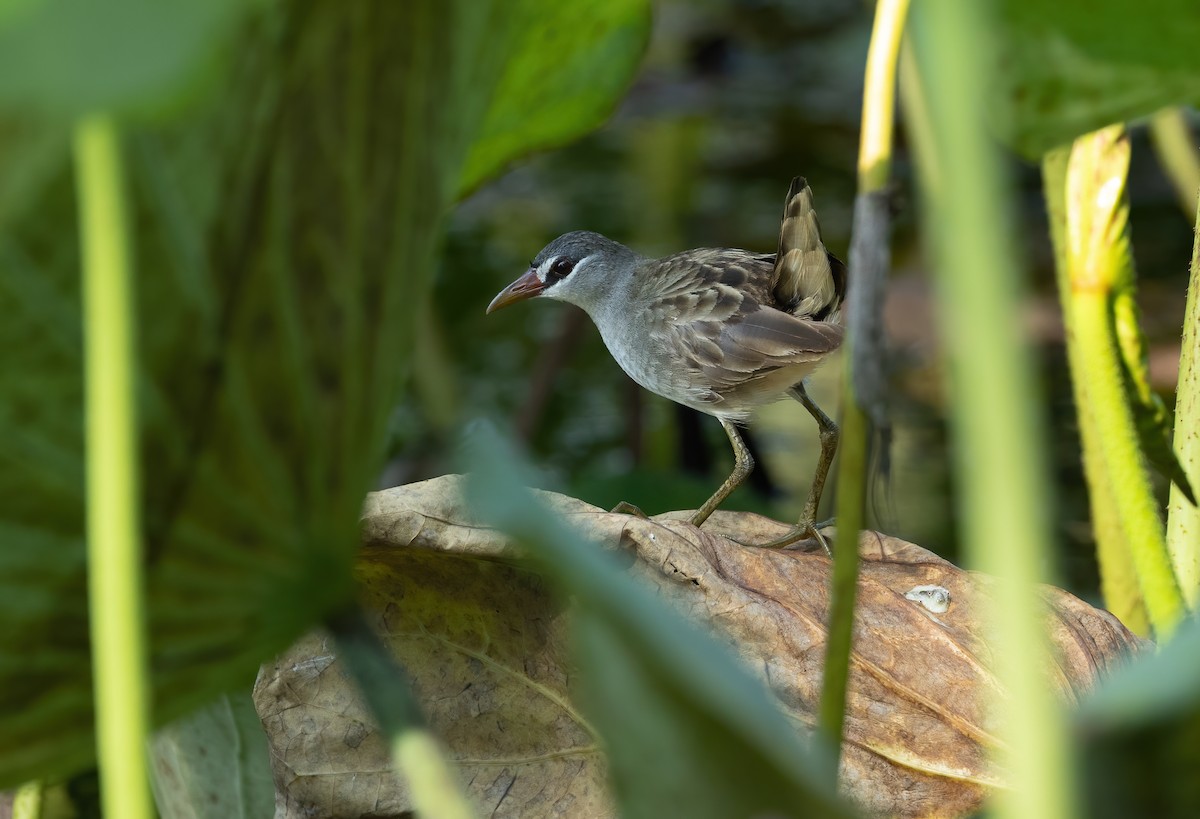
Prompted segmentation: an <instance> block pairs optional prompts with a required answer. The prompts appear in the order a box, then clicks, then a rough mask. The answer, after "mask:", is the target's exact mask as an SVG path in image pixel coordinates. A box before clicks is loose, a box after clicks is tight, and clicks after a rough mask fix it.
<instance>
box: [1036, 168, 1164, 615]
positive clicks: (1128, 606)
mask: <svg viewBox="0 0 1200 819" xmlns="http://www.w3.org/2000/svg"><path fill="white" fill-rule="evenodd" d="M1069 158H1070V148H1069V147H1064V148H1059V149H1056V150H1054V151H1051V152H1050V153H1048V154H1046V156H1045V158H1044V159H1043V160H1042V178H1043V189H1044V195H1045V198H1046V210H1047V212H1048V214H1049V221H1050V237H1051V239H1052V241H1053V244H1054V258H1055V263H1054V268H1055V278H1056V280H1057V282H1058V294H1059V301H1060V303H1061V305H1062V313H1063V325H1064V327H1065V329H1066V341H1067V361H1068V363H1069V365H1070V370H1071V390H1072V393H1073V395H1074V398H1075V407H1076V415H1077V417H1078V419H1079V438H1080V443H1081V445H1082V449H1083V469H1084V476H1085V478H1086V480H1087V485H1088V498H1089V503H1090V506H1091V518H1092V531H1093V532H1094V533H1095V538H1096V558H1097V560H1098V562H1099V564H1100V588H1101V593H1102V594H1103V596H1104V606H1105V608H1107V609H1108V610H1109V611H1111V612H1112V613H1113V614H1115V615H1116V616H1117V618H1118V619H1119V620H1120V621H1121V622H1122V623H1124V624H1125V625H1126V627H1128V628H1129V629H1130V630H1132V631H1134V632H1136V633H1137V634H1140V635H1142V636H1149V634H1150V618H1149V615H1148V614H1147V613H1146V606H1145V602H1144V601H1143V600H1142V591H1141V588H1140V586H1139V584H1138V575H1137V570H1136V569H1135V567H1134V565H1133V557H1132V556H1131V555H1130V553H1129V550H1128V549H1127V548H1126V544H1125V537H1124V535H1123V534H1122V531H1121V526H1120V521H1119V518H1118V517H1117V511H1116V510H1117V504H1116V501H1115V500H1114V498H1113V490H1112V485H1111V483H1110V482H1109V481H1108V480H1107V479H1106V478H1105V466H1104V459H1103V457H1101V455H1100V452H1101V449H1102V444H1103V440H1104V439H1103V437H1102V435H1101V432H1100V429H1099V428H1098V427H1097V426H1096V417H1095V414H1094V413H1092V412H1091V411H1090V409H1089V407H1090V404H1089V399H1088V396H1087V379H1086V377H1085V375H1084V368H1083V362H1082V360H1081V357H1080V349H1079V341H1078V335H1077V333H1076V330H1075V318H1074V311H1073V310H1072V309H1071V305H1072V302H1071V280H1070V273H1069V271H1068V265H1067V238H1066V233H1067V204H1066V190H1067V163H1068V159H1069Z"/></svg>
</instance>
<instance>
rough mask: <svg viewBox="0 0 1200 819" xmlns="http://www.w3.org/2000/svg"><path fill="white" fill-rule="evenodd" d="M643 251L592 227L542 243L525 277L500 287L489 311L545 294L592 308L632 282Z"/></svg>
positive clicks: (548, 296) (590, 309) (589, 310)
mask: <svg viewBox="0 0 1200 819" xmlns="http://www.w3.org/2000/svg"><path fill="white" fill-rule="evenodd" d="M637 263H638V255H637V254H636V253H634V252H633V251H632V250H630V249H629V248H627V247H625V245H623V244H621V243H620V242H614V241H613V240H612V239H609V238H608V237H607V236H601V235H600V234H599V233H593V232H591V231H590V230H575V231H572V232H570V233H564V234H563V235H562V236H559V237H558V238H557V239H555V240H554V241H553V242H551V243H550V244H548V245H546V246H545V247H544V248H542V251H541V252H540V253H538V255H537V256H536V257H534V260H533V261H532V262H531V263H530V265H529V270H527V271H526V272H525V274H524V275H523V276H521V277H520V278H519V279H517V280H516V281H515V282H513V283H512V284H510V285H509V286H508V287H506V288H504V289H503V290H501V291H500V293H499V294H498V295H497V296H496V298H495V299H493V300H492V303H491V304H490V305H488V309H487V311H488V312H489V313H490V312H492V311H493V310H499V309H500V308H501V307H506V306H508V305H510V304H512V303H514V302H518V301H523V300H524V299H528V298H532V297H534V296H545V297H547V298H551V299H557V300H559V301H565V302H568V303H569V304H574V305H576V306H578V307H582V308H583V309H585V310H587V311H588V312H592V310H593V309H595V308H596V307H598V306H599V305H601V304H603V303H604V302H605V301H606V299H607V298H608V297H609V296H610V295H612V294H613V293H614V292H615V291H618V290H622V289H624V287H625V286H626V283H627V282H628V280H629V278H630V276H631V275H632V274H633V270H634V267H635V266H636V265H637Z"/></svg>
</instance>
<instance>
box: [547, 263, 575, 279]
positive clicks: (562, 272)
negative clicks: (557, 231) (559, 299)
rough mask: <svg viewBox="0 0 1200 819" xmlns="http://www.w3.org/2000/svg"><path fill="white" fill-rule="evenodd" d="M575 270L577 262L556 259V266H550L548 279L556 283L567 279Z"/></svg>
mask: <svg viewBox="0 0 1200 819" xmlns="http://www.w3.org/2000/svg"><path fill="white" fill-rule="evenodd" d="M574 269H575V262H573V261H571V260H570V259H568V258H565V257H564V258H561V259H555V260H554V264H552V265H550V275H549V277H548V278H551V279H553V280H554V281H559V280H561V279H565V278H566V277H567V275H568V274H569V273H570V272H571V271H572V270H574Z"/></svg>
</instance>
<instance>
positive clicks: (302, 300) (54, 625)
mask: <svg viewBox="0 0 1200 819" xmlns="http://www.w3.org/2000/svg"><path fill="white" fill-rule="evenodd" d="M556 7H557V6H556V4H554V3H552V2H550V1H549V0H541V1H540V2H535V0H526V2H523V3H522V4H521V6H520V7H519V8H514V7H512V6H511V4H508V3H504V2H501V1H500V0H492V2H487V3H484V2H473V0H455V2H441V0H413V2H407V3H391V2H385V0H378V1H377V2H360V3H307V2H294V3H289V4H280V5H275V6H271V7H269V8H268V9H267V10H266V11H265V12H264V13H262V14H259V15H256V16H255V17H253V19H251V20H249V21H248V22H247V25H246V26H245V28H244V30H242V31H241V32H240V34H239V35H238V40H237V42H236V47H234V48H232V49H231V55H232V56H231V62H230V65H229V68H228V71H229V82H228V83H227V87H226V88H224V93H223V94H222V96H221V98H220V99H219V100H216V99H211V100H208V101H207V103H206V104H205V105H204V106H203V107H202V108H200V109H197V110H193V111H192V112H191V113H190V115H189V117H188V119H187V120H186V121H179V122H176V123H173V124H160V125H158V126H155V127H148V126H144V127H142V128H141V129H140V130H139V129H134V132H133V136H132V138H131V139H130V140H129V141H128V144H127V146H126V147H127V149H128V152H129V154H130V157H129V160H130V161H129V163H128V164H129V166H130V167H131V168H132V169H133V170H132V171H131V175H132V177H133V179H132V180H131V188H132V191H133V205H134V221H135V225H136V232H137V235H136V237H135V239H136V252H137V254H136V255H137V269H138V272H139V274H140V275H139V276H138V308H139V327H138V330H139V333H140V339H139V358H140V365H141V381H140V385H139V386H140V395H139V397H140V411H141V416H142V434H143V438H142V457H143V462H144V463H143V475H144V477H145V480H144V493H145V521H144V526H145V534H146V546H147V552H148V558H147V559H148V566H147V577H148V585H149V588H148V595H149V612H150V624H149V625H150V632H151V639H152V656H151V666H152V672H153V675H154V683H155V690H156V694H157V701H156V704H155V710H154V715H155V718H156V720H157V721H158V722H159V723H162V722H165V721H168V720H171V719H173V718H176V717H178V716H181V715H183V714H185V713H187V712H188V711H190V710H191V709H193V708H195V707H198V706H200V705H202V704H203V703H205V702H208V701H209V700H211V698H212V697H213V696H214V695H216V694H218V693H220V692H221V691H223V690H227V689H229V688H230V687H232V686H236V685H239V684H243V683H245V682H248V681H249V680H250V678H251V676H252V675H253V673H254V670H255V669H256V668H257V666H258V664H259V662H260V661H262V660H263V659H264V658H265V657H267V656H269V655H270V654H271V653H273V652H275V651H278V650H279V649H281V648H283V647H284V646H286V645H287V644H288V643H289V642H290V641H291V640H293V639H294V638H295V637H296V636H298V635H299V634H301V633H303V632H304V631H305V630H307V629H308V628H310V627H311V626H312V625H313V624H314V623H316V622H317V621H319V620H320V619H321V618H322V617H323V616H325V615H326V614H327V613H329V612H330V611H332V610H334V609H335V608H336V607H338V606H341V605H343V604H345V602H346V601H347V600H349V599H350V598H351V596H352V593H353V589H354V585H353V579H352V575H351V565H352V561H353V557H354V554H355V551H356V546H357V542H358V538H357V521H358V514H359V509H360V505H361V503H362V499H363V496H364V494H365V492H366V490H367V489H368V488H369V486H370V485H371V483H372V482H373V481H374V479H375V477H376V475H377V473H378V471H379V467H380V464H381V460H382V457H383V452H384V444H385V441H386V438H387V435H388V419H389V418H390V417H391V413H392V411H393V408H394V407H395V405H396V401H397V399H398V397H399V393H400V388H401V385H402V383H403V379H404V377H405V375H406V369H405V368H406V359H407V354H408V351H409V350H410V349H411V348H412V342H413V336H414V334H415V327H416V321H415V318H416V311H417V310H418V309H419V305H421V304H423V303H425V299H424V294H425V292H426V289H427V287H428V279H429V271H430V269H431V262H432V257H433V253H434V250H435V247H436V242H437V236H438V232H439V230H440V226H441V220H442V216H443V214H444V213H445V212H446V211H447V209H448V208H449V206H450V205H451V203H452V199H453V196H454V194H455V192H456V191H457V190H458V187H459V180H460V179H461V173H462V167H463V162H464V161H465V158H466V155H467V152H468V150H469V148H470V145H471V144H472V142H473V140H474V139H475V137H476V135H477V134H478V133H479V131H480V128H481V125H482V122H483V118H484V115H485V113H486V111H487V110H488V108H489V107H490V106H491V105H492V104H493V99H494V97H495V84H496V82H497V81H498V78H499V77H500V76H501V75H502V74H503V73H504V68H505V66H506V65H507V64H508V62H509V60H511V59H513V58H515V57H516V56H517V55H518V54H519V52H520V50H521V49H524V48H530V47H533V46H532V44H530V43H529V42H528V40H527V36H526V35H527V29H528V27H529V25H531V24H532V23H531V21H532V19H533V18H535V17H536V16H537V15H539V14H540V13H541V11H543V10H550V9H554V8H556ZM57 8H59V4H57V3H53V4H52V5H47V6H46V9H57ZM172 8H174V7H172ZM40 9H41V7H39V11H38V13H39V15H41V14H43V13H45V14H49V13H50V12H49V11H44V12H43V11H42V10H40ZM166 13H167V12H166V11H163V12H156V13H155V14H152V15H151V16H150V17H151V19H158V18H157V16H156V15H158V14H166ZM91 14H92V12H91V11H90V10H89V11H87V13H83V12H81V19H82V20H84V21H86V20H90V19H92V18H91V17H90V15H91ZM181 14H182V15H183V17H182V19H184V20H191V21H192V25H194V26H197V27H202V25H201V21H199V20H198V19H194V18H193V17H190V16H189V15H199V14H202V13H201V12H195V11H192V12H181ZM38 19H39V20H40V19H42V18H41V17H39V18H38ZM47 19H48V18H47ZM206 19H207V18H206ZM637 21H638V22H637V23H636V25H638V26H644V23H645V15H640V16H637ZM210 22H211V21H210ZM13 25H15V23H14V24H13ZM46 25H49V23H46ZM205 25H207V23H205ZM214 25H215V23H214ZM631 25H632V23H631ZM13 30H15V29H13ZM5 31H6V32H7V33H8V34H11V31H10V30H9V29H6V30H5ZM137 31H138V32H139V36H146V37H152V36H153V35H154V31H153V30H151V29H145V28H138V29H137ZM594 36H595V32H594V31H593V29H592V28H591V27H588V26H582V27H580V28H577V29H575V30H574V32H573V35H572V37H571V38H570V39H569V43H570V46H569V47H567V48H566V49H565V52H563V53H560V54H559V55H558V59H559V60H560V61H561V65H562V66H563V68H564V70H566V69H567V67H571V68H570V70H572V71H574V70H576V69H575V68H574V66H576V65H577V64H582V65H586V66H589V69H588V70H590V71H592V72H594V73H595V74H596V75H597V76H599V75H602V74H605V73H607V72H609V71H613V72H617V73H619V74H620V75H621V76H628V74H629V73H630V71H631V66H630V65H629V63H628V62H622V63H620V64H619V65H612V64H609V63H607V62H605V61H606V60H608V59H610V58H611V54H610V53H609V52H608V51H606V50H603V49H602V50H600V51H594V50H593V49H592V43H593V37H594ZM631 36H632V35H631ZM637 36H639V37H644V32H642V33H640V34H638V35H637ZM560 45H561V44H560ZM18 53H20V54H26V56H27V57H28V54H27V53H26V52H25V51H21V50H19V51H18ZM635 56H636V55H630V56H629V57H628V60H630V61H632V60H633V59H634V57H635ZM28 58H29V59H30V60H33V57H28ZM10 59H11V60H13V61H14V62H12V63H7V62H4V63H3V66H4V69H5V71H7V70H8V69H9V68H11V67H16V66H18V64H17V63H16V62H15V60H16V59H17V57H15V56H13V55H9V54H7V53H5V54H4V55H3V56H2V57H0V62H2V61H6V60H10ZM42 59H49V57H43V58H42ZM139 59H140V58H139ZM195 59H202V57H196V58H195ZM139 64H140V65H141V66H142V67H141V69H139V71H148V72H149V73H151V74H153V73H154V69H155V64H154V63H152V62H142V63H139ZM172 64H173V63H172ZM19 67H20V68H21V69H22V71H27V72H31V71H34V70H35V69H36V68H37V63H36V62H31V63H30V64H28V65H25V64H20V65H19ZM138 77H139V78H140V79H139V80H138V82H150V80H148V79H146V78H145V77H142V76H141V74H140V73H139V74H138ZM0 82H3V80H0ZM12 82H13V83H16V81H15V80H13V81H12ZM131 82H132V81H131ZM134 84H136V83H134ZM68 85H69V84H67V85H63V86H61V88H67V87H68ZM12 87H13V88H16V87H17V85H15V84H14V85H13V86H12ZM113 87H116V86H113ZM61 88H60V90H61ZM110 90H111V88H110ZM55 93H58V92H55ZM63 93H64V96H63V97H62V99H63V100H65V101H68V102H69V101H70V100H72V99H74V98H73V97H71V96H70V95H69V94H67V93H66V92H63ZM106 93H107V92H106ZM531 93H532V92H531ZM0 96H2V95H0ZM100 99H101V98H100V97H94V98H93V99H92V100H91V101H92V102H96V101H98V100H100ZM104 99H105V100H106V101H110V102H112V101H115V99H116V98H115V97H113V98H107V97H106V98H104ZM535 100H536V95H533V96H532V97H531V98H530V99H528V100H527V101H526V102H527V104H528V105H530V106H531V107H532V106H533V105H534V101H535ZM609 104H611V100H610V101H609ZM587 124H590V123H577V124H576V127H577V129H582V128H583V127H586V125H587ZM525 147H526V146H524V145H523V144H521V145H518V144H516V143H513V144H512V145H510V147H509V149H508V150H510V151H512V152H515V151H517V150H518V149H519V148H520V149H524V148H525ZM510 156H511V154H508V155H503V154H501V153H499V152H497V153H496V154H495V159H496V163H497V164H500V163H502V162H503V161H507V159H509V158H510ZM27 195H28V196H29V198H30V202H29V205H28V207H26V208H22V209H21V212H20V214H19V218H16V217H14V218H13V220H12V223H11V225H6V226H5V227H6V230H5V231H4V232H3V234H0V312H2V313H3V315H5V321H4V322H0V429H2V430H3V432H4V434H3V435H0V543H2V544H3V548H0V622H3V623H5V630H4V632H3V634H0V689H3V690H4V692H5V707H4V709H3V711H2V712H0V787H3V786H5V785H8V784H15V783H18V782H21V781H24V780H27V779H30V778H34V777H38V776H43V775H54V774H62V773H67V772H69V771H72V770H74V769H77V768H79V767H82V766H84V765H86V764H87V763H88V762H89V760H90V759H91V757H92V754H93V745H92V735H91V717H92V714H91V694H90V666H89V651H88V642H87V623H86V605H85V595H84V587H85V583H84V580H85V574H84V570H85V568H84V553H83V534H82V533H83V528H82V524H83V495H82V487H83V483H82V482H83V440H82V417H81V413H82V409H81V403H82V398H81V366H82V365H81V353H82V350H81V346H80V345H81V342H80V331H79V295H78V272H77V269H78V250H77V246H76V243H75V241H74V239H73V238H72V237H74V236H75V233H76V230H75V216H74V213H75V208H74V199H73V193H72V190H71V187H70V174H69V168H68V167H67V166H66V163H65V157H60V158H59V160H58V161H57V163H55V165H54V168H53V170H52V171H50V172H47V173H45V174H43V175H42V177H41V182H40V184H38V185H36V186H31V187H30V189H29V190H28V191H27Z"/></svg>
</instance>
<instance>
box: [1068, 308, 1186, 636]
mask: <svg viewBox="0 0 1200 819" xmlns="http://www.w3.org/2000/svg"><path fill="white" fill-rule="evenodd" d="M1071 298H1072V302H1073V304H1072V312H1073V313H1074V319H1075V320H1074V325H1075V332H1076V338H1077V340H1078V343H1079V347H1080V361H1081V364H1082V367H1083V373H1084V378H1085V379H1086V382H1087V387H1086V390H1087V397H1088V407H1089V411H1090V412H1091V413H1093V414H1094V416H1095V419H1096V429H1097V433H1098V435H1099V437H1100V439H1101V440H1102V441H1103V442H1104V443H1103V450H1102V452H1101V453H1100V457H1101V458H1102V459H1103V461H1104V463H1105V467H1106V469H1105V472H1106V475H1105V477H1106V479H1107V480H1108V481H1110V482H1111V485H1112V499H1113V501H1114V502H1115V503H1116V515H1117V520H1118V522H1119V525H1120V527H1121V531H1122V533H1123V534H1124V536H1125V542H1126V548H1127V549H1129V552H1130V555H1131V556H1132V558H1133V565H1134V568H1135V569H1136V571H1137V576H1138V581H1139V585H1140V587H1141V590H1142V599H1143V600H1144V601H1145V604H1146V611H1147V613H1148V614H1149V615H1150V623H1151V625H1153V626H1154V630H1155V632H1156V633H1157V634H1158V635H1159V636H1160V637H1168V636H1170V634H1171V633H1172V632H1173V631H1174V630H1175V627H1176V625H1178V623H1179V620H1180V618H1181V617H1182V616H1183V613H1184V610H1185V609H1184V605H1183V599H1182V597H1181V596H1180V593H1179V586H1178V584H1177V583H1176V581H1175V574H1174V571H1173V570H1172V568H1171V562H1170V559H1169V557H1168V555H1167V551H1166V547H1165V543H1164V541H1163V529H1162V521H1161V520H1160V519H1159V515H1158V504H1157V502H1156V501H1155V499H1154V491H1153V488H1152V487H1151V486H1150V479H1149V476H1148V475H1147V474H1146V470H1145V468H1144V466H1143V464H1142V454H1141V450H1140V449H1139V447H1138V438H1137V430H1136V428H1135V426H1134V419H1133V413H1132V412H1131V411H1130V408H1129V403H1128V399H1127V396H1126V395H1125V387H1124V382H1123V380H1122V376H1121V364H1120V358H1119V355H1120V354H1119V352H1118V350H1117V340H1116V337H1115V335H1114V328H1113V324H1112V316H1111V310H1110V308H1111V294H1110V293H1109V292H1108V291H1107V290H1095V289H1076V290H1075V291H1074V292H1073V293H1072V296H1071Z"/></svg>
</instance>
